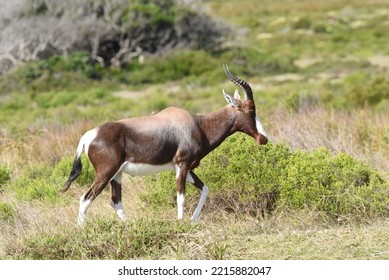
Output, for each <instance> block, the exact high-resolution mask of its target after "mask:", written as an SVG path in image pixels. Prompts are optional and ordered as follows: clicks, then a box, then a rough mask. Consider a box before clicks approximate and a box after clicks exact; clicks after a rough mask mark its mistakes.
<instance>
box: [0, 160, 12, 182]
mask: <svg viewBox="0 0 389 280" xmlns="http://www.w3.org/2000/svg"><path fill="white" fill-rule="evenodd" d="M10 180H11V172H10V171H9V170H8V168H6V167H4V166H1V165H0V187H2V186H3V185H5V184H7V183H8V182H9V181H10Z"/></svg>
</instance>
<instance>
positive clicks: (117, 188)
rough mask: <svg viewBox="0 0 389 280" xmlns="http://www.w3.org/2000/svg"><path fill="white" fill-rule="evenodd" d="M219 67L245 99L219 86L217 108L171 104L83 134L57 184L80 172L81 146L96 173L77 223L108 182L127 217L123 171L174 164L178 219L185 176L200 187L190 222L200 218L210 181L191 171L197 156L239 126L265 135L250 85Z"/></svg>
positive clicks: (151, 170)
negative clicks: (202, 110)
mask: <svg viewBox="0 0 389 280" xmlns="http://www.w3.org/2000/svg"><path fill="white" fill-rule="evenodd" d="M223 67H224V72H225V74H226V75H227V77H228V79H229V80H230V81H231V82H232V83H234V84H235V85H236V86H238V87H239V88H240V89H241V90H243V92H244V99H241V98H240V95H239V92H238V89H236V90H235V93H234V96H233V97H232V96H230V95H229V94H227V93H226V92H225V91H224V89H223V90H222V92H223V95H224V98H225V99H226V101H227V103H228V104H227V105H226V106H225V107H223V108H221V109H219V110H217V111H215V112H212V113H208V114H205V115H194V114H192V113H190V112H188V111H186V110H183V109H180V108H176V107H169V108H166V109H164V110H162V111H160V112H159V113H156V114H154V115H151V116H145V117H136V118H127V119H122V120H118V121H113V122H107V123H104V124H102V125H100V126H98V127H96V128H94V129H92V130H89V131H87V132H86V133H85V134H84V135H83V136H82V137H81V139H80V141H79V144H78V147H77V150H76V155H75V158H74V162H73V166H72V169H71V172H70V175H69V178H68V180H67V181H66V183H65V184H64V186H63V188H62V190H61V191H62V192H65V191H66V190H67V189H68V188H69V187H70V185H71V183H72V182H73V181H74V180H75V179H76V178H77V177H78V176H79V175H80V174H81V169H82V163H81V154H82V152H83V151H85V153H86V155H87V157H88V159H89V161H90V162H91V163H92V165H93V167H94V169H95V172H96V177H95V180H94V182H93V184H92V186H91V187H90V188H89V189H88V191H86V192H85V193H84V194H83V195H82V196H81V198H80V207H79V212H78V225H80V226H82V225H84V223H85V216H86V213H87V210H88V208H89V206H90V205H91V203H92V201H93V200H94V199H95V198H96V197H97V196H98V195H99V194H100V193H101V192H102V190H103V189H104V188H105V186H106V185H108V183H110V185H111V206H112V207H113V208H114V210H115V211H116V214H117V215H118V216H119V218H120V219H121V220H125V218H126V214H125V211H124V209H123V204H122V190H121V182H122V174H123V173H127V174H129V175H130V176H144V175H151V174H155V173H158V172H161V171H166V170H173V171H175V175H176V190H177V212H178V214H177V218H178V219H182V218H183V210H184V202H185V184H186V182H189V183H191V184H192V185H194V186H195V187H196V188H197V189H199V190H200V192H201V195H200V199H199V202H198V205H197V207H196V209H195V211H194V213H193V216H192V218H191V220H192V221H193V222H197V221H198V220H199V217H200V213H201V209H202V208H203V205H204V203H205V200H206V198H207V196H208V192H209V188H208V186H207V185H205V184H204V183H203V182H202V181H201V180H200V179H199V178H198V177H197V175H196V174H195V173H194V171H193V170H194V169H195V168H196V167H197V166H198V165H199V164H200V161H201V159H202V158H204V157H205V156H206V155H207V154H208V153H210V152H211V151H212V150H214V149H215V148H217V147H218V146H219V145H220V144H221V143H222V142H223V141H224V140H225V139H226V138H227V137H229V136H230V135H232V134H233V133H235V132H238V131H239V132H243V133H245V134H247V135H249V136H251V137H252V138H254V139H255V140H256V142H257V143H258V144H260V145H264V144H266V143H267V141H268V139H267V135H266V132H265V130H264V128H263V126H262V124H261V122H260V120H259V118H258V117H257V116H256V111H255V103H254V98H253V93H252V90H251V87H250V85H249V84H248V83H247V82H245V81H244V80H242V79H240V78H238V77H237V76H235V75H233V74H232V73H231V72H230V70H229V69H228V66H227V65H223Z"/></svg>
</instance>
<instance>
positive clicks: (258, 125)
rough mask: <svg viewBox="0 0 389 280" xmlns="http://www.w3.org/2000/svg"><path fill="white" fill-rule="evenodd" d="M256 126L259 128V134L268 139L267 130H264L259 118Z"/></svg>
mask: <svg viewBox="0 0 389 280" xmlns="http://www.w3.org/2000/svg"><path fill="white" fill-rule="evenodd" d="M255 124H256V126H257V130H258V132H259V133H261V134H262V135H263V136H265V137H267V133H266V132H265V129H264V128H263V126H262V123H261V121H260V120H259V118H258V116H256V117H255Z"/></svg>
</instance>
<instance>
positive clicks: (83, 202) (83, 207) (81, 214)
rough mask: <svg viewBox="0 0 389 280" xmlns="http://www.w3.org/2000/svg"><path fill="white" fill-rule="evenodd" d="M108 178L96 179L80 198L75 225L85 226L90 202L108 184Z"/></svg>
mask: <svg viewBox="0 0 389 280" xmlns="http://www.w3.org/2000/svg"><path fill="white" fill-rule="evenodd" d="M108 182H109V178H104V179H98V178H96V179H95V181H94V182H93V184H92V186H91V187H90V189H89V190H88V191H87V192H86V193H85V194H84V195H82V196H81V197H80V208H79V210H78V220H77V224H78V225H79V226H83V225H84V224H85V216H86V212H87V211H88V208H89V206H90V205H91V203H92V201H93V200H94V199H95V198H96V197H97V196H98V195H99V194H100V193H101V192H102V190H103V189H104V187H105V186H106V185H107V184H108Z"/></svg>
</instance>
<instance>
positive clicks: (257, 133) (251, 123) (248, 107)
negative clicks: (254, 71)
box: [223, 64, 268, 145]
mask: <svg viewBox="0 0 389 280" xmlns="http://www.w3.org/2000/svg"><path fill="white" fill-rule="evenodd" d="M223 67H224V72H225V73H226V75H227V77H228V79H230V81H231V82H233V83H234V84H235V85H236V86H238V87H239V88H241V89H242V90H243V92H244V99H241V98H240V95H239V92H238V90H235V93H234V97H232V96H230V95H229V94H227V93H226V92H225V91H224V89H223V95H224V98H225V99H226V100H227V102H228V104H230V105H231V106H232V107H233V109H234V110H235V111H236V113H237V119H236V123H235V125H236V130H237V131H241V132H243V133H246V134H247V135H249V136H251V137H253V138H254V139H255V140H256V141H257V143H258V144H260V145H264V144H266V143H267V141H268V139H267V135H266V132H265V130H264V129H263V126H262V124H261V122H260V120H259V118H258V116H257V115H256V112H255V103H254V98H253V92H252V90H251V87H250V85H249V84H248V83H247V82H245V81H243V80H242V79H240V78H238V77H236V76H235V75H234V74H232V73H231V72H230V70H229V69H228V66H227V65H225V64H224V65H223Z"/></svg>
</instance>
